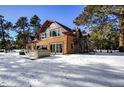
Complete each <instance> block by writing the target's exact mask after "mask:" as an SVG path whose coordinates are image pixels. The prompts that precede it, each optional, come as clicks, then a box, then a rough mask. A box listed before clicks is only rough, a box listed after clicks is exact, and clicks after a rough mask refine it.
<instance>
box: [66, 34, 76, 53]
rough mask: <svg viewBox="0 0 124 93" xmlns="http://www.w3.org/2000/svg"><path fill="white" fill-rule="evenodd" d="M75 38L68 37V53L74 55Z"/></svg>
mask: <svg viewBox="0 0 124 93" xmlns="http://www.w3.org/2000/svg"><path fill="white" fill-rule="evenodd" d="M73 41H74V36H67V53H74V47H75V46H74V45H73Z"/></svg>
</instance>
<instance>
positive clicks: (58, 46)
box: [50, 43, 63, 54]
mask: <svg viewBox="0 0 124 93" xmlns="http://www.w3.org/2000/svg"><path fill="white" fill-rule="evenodd" d="M50 50H51V53H52V54H62V53H63V43H53V44H51V45H50Z"/></svg>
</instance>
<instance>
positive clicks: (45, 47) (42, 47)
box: [37, 45, 47, 50]
mask: <svg viewBox="0 0 124 93" xmlns="http://www.w3.org/2000/svg"><path fill="white" fill-rule="evenodd" d="M37 49H38V50H42V49H45V50H46V49H47V45H40V46H37Z"/></svg>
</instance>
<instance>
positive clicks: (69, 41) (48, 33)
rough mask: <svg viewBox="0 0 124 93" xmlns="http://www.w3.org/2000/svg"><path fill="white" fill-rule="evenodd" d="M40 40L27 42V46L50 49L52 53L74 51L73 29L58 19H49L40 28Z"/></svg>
mask: <svg viewBox="0 0 124 93" xmlns="http://www.w3.org/2000/svg"><path fill="white" fill-rule="evenodd" d="M39 36H40V38H39V40H33V42H32V43H29V44H27V48H28V49H29V48H30V49H34V48H42V49H49V50H50V51H51V53H56V54H68V53H73V52H74V46H73V40H74V37H75V36H74V34H73V30H72V29H70V28H68V27H67V26H64V25H62V24H61V23H59V22H57V21H51V20H47V21H45V23H44V24H43V25H42V26H41V28H40V30H39Z"/></svg>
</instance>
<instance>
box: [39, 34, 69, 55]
mask: <svg viewBox="0 0 124 93" xmlns="http://www.w3.org/2000/svg"><path fill="white" fill-rule="evenodd" d="M52 43H63V44H64V46H63V54H67V53H68V48H67V36H58V37H51V38H46V39H43V40H41V41H39V42H38V43H37V46H39V45H47V48H48V49H50V44H52Z"/></svg>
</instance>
